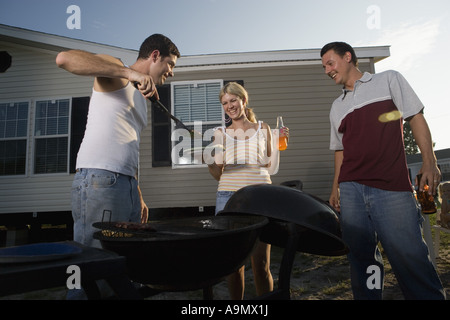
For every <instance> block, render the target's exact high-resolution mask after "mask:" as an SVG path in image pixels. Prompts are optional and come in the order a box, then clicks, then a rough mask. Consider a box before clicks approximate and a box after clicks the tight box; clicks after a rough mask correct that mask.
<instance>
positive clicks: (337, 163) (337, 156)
mask: <svg viewBox="0 0 450 320" xmlns="http://www.w3.org/2000/svg"><path fill="white" fill-rule="evenodd" d="M343 160H344V151H342V150H337V151H335V152H334V178H333V186H332V187H331V195H330V199H329V202H330V205H331V206H332V207H333V208H334V209H335V210H336V211H341V205H340V197H339V183H338V179H339V173H340V172H341V165H342V161H343Z"/></svg>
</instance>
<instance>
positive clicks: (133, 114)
mask: <svg viewBox="0 0 450 320" xmlns="http://www.w3.org/2000/svg"><path fill="white" fill-rule="evenodd" d="M146 126H147V102H146V100H145V98H144V97H143V96H142V94H141V93H140V92H139V91H138V90H136V89H135V88H134V87H133V85H132V84H131V83H128V85H126V86H125V87H124V88H122V89H119V90H116V91H113V92H98V91H95V90H93V91H92V97H91V101H90V104H89V112H88V120H87V125H86V131H85V134H84V138H83V141H82V143H81V146H80V150H79V151H78V157H77V169H79V168H96V169H104V170H109V171H113V172H117V173H121V174H124V175H128V176H135V175H136V173H137V168H138V162H139V143H140V134H141V131H142V129H144V128H145V127H146Z"/></svg>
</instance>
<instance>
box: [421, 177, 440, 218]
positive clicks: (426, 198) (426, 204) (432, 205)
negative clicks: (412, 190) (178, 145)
mask: <svg viewBox="0 0 450 320" xmlns="http://www.w3.org/2000/svg"><path fill="white" fill-rule="evenodd" d="M421 178H422V175H421V174H419V175H417V183H418V184H419V185H420V179H421ZM428 189H429V187H428V185H427V184H426V185H424V187H423V191H419V190H417V200H419V203H420V206H421V207H422V213H424V214H431V213H436V211H437V208H436V202H434V197H433V196H432V195H430V194H429V193H428Z"/></svg>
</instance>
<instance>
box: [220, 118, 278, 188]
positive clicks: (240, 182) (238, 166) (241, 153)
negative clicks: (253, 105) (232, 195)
mask: <svg viewBox="0 0 450 320" xmlns="http://www.w3.org/2000/svg"><path fill="white" fill-rule="evenodd" d="M261 125H262V122H261V121H259V126H258V130H256V131H254V130H253V131H254V133H253V132H251V133H250V137H249V138H248V139H246V140H237V139H235V138H233V137H232V136H230V135H229V134H227V132H226V130H225V128H224V127H222V132H224V136H225V143H224V146H225V152H224V170H223V173H222V176H221V177H220V181H219V187H218V191H237V190H239V189H241V188H243V187H246V186H249V185H254V184H263V183H266V184H270V183H272V181H271V179H270V175H269V173H268V171H267V168H266V166H267V163H268V157H267V151H266V149H267V140H266V136H265V135H264V133H263V130H262V129H261ZM252 133H253V134H252Z"/></svg>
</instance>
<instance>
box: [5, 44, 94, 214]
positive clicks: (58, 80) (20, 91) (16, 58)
mask: <svg viewBox="0 0 450 320" xmlns="http://www.w3.org/2000/svg"><path fill="white" fill-rule="evenodd" d="M0 48H1V49H2V50H4V51H7V52H8V53H9V54H10V55H11V56H12V65H11V67H10V68H9V69H8V70H7V72H5V73H2V74H0V100H1V101H3V102H6V101H22V100H27V101H30V115H31V116H30V118H29V120H30V121H29V133H30V134H29V136H32V131H31V130H32V127H33V126H32V124H33V121H34V111H35V109H34V107H35V101H36V100H39V99H42V98H44V99H49V98H51V99H56V98H60V97H66V98H71V97H79V96H89V95H90V94H91V91H92V80H90V79H89V78H83V77H77V76H74V75H71V74H69V73H68V72H66V71H63V70H61V69H59V68H58V67H57V66H56V64H55V58H56V54H57V52H56V51H55V52H53V51H50V50H43V49H37V48H34V47H28V46H25V45H18V44H12V43H9V42H1V41H0ZM32 146H33V141H32V140H29V143H28V154H27V157H28V158H27V176H26V177H19V176H17V177H11V176H3V177H0V213H18V212H46V211H70V210H71V205H70V188H71V184H72V179H73V175H69V174H53V175H47V174H42V175H33V174H32V171H33V170H32V168H33V159H32V158H31V157H32V154H33V153H32Z"/></svg>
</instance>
